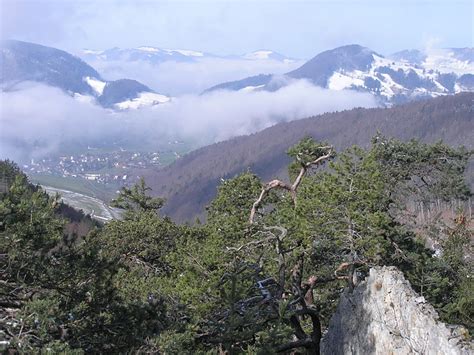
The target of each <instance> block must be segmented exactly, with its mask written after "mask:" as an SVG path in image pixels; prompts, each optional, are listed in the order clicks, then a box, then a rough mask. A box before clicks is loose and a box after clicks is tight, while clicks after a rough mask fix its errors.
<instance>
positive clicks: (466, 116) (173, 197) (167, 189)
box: [139, 93, 474, 221]
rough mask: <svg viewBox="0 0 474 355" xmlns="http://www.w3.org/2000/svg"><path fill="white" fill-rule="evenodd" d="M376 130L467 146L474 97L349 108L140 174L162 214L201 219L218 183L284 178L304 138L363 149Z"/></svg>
mask: <svg viewBox="0 0 474 355" xmlns="http://www.w3.org/2000/svg"><path fill="white" fill-rule="evenodd" d="M377 131H380V132H381V133H383V134H386V135H388V136H391V137H396V138H399V139H403V140H406V139H411V138H419V139H421V140H422V141H424V142H435V141H438V140H443V141H444V142H446V143H448V144H450V145H454V146H459V145H465V146H466V147H469V148H472V147H473V144H474V143H473V142H474V94H472V93H463V94H458V95H454V96H446V97H439V98H436V99H431V100H426V101H419V102H413V103H410V104H406V105H400V106H396V107H393V108H389V109H382V108H375V109H353V110H349V111H342V112H335V113H327V114H324V115H320V116H316V117H310V118H306V119H302V120H298V121H293V122H288V123H281V124H277V125H275V126H273V127H271V128H268V129H266V130H264V131H261V132H259V133H256V134H253V135H249V136H243V137H238V138H234V139H231V140H229V141H225V142H221V143H217V144H214V145H211V146H208V147H204V148H201V149H198V150H196V151H194V152H191V153H190V154H188V155H186V156H184V157H183V158H182V159H179V160H178V161H177V162H176V163H174V164H172V165H171V166H169V167H167V168H165V169H162V170H155V171H145V172H143V171H140V172H139V174H140V175H144V176H145V178H146V181H147V183H149V184H150V186H151V187H152V188H153V193H154V194H156V195H159V196H163V197H165V198H166V199H167V204H166V206H165V208H164V209H163V212H164V213H165V214H167V215H169V216H171V217H172V218H173V219H175V220H178V221H184V220H188V221H193V220H194V217H195V216H200V217H202V216H203V215H204V208H205V206H206V205H207V204H208V203H209V202H210V201H211V199H212V198H213V197H214V196H215V195H216V187H217V186H218V185H219V184H220V182H221V179H222V178H224V179H227V178H230V177H233V176H234V175H235V174H237V173H240V172H241V171H244V170H246V169H250V170H251V171H252V172H254V173H256V174H257V175H258V176H260V177H262V178H264V179H269V178H271V177H276V176H278V177H282V178H285V177H286V176H287V174H286V166H287V165H288V163H289V161H290V160H289V158H288V157H287V155H286V150H287V149H288V147H289V146H291V145H293V144H295V143H296V142H297V141H298V140H300V139H301V138H303V137H304V136H307V135H309V136H312V137H314V138H315V139H320V140H327V141H330V142H331V143H332V144H334V146H335V147H336V148H337V149H343V148H347V147H349V146H351V145H353V144H358V145H361V146H363V147H367V146H368V145H369V143H370V139H371V137H373V136H374V135H375V134H376V133H377Z"/></svg>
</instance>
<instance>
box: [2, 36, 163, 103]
mask: <svg viewBox="0 0 474 355" xmlns="http://www.w3.org/2000/svg"><path fill="white" fill-rule="evenodd" d="M0 47H1V54H0V67H1V68H2V71H1V75H0V85H1V90H2V91H8V90H14V89H15V88H16V87H17V85H18V84H19V83H22V82H25V81H33V82H39V83H42V84H46V85H49V86H53V87H57V88H59V89H61V90H63V91H64V92H66V93H68V94H69V95H71V96H73V97H75V98H76V99H78V100H82V101H90V102H96V103H98V104H100V105H102V106H103V107H106V108H111V109H117V110H123V109H132V108H139V107H142V106H150V105H155V104H160V103H164V102H167V101H169V100H170V98H169V97H167V96H165V95H161V94H158V93H155V92H154V91H153V90H152V89H150V88H149V87H147V86H145V85H143V84H141V83H139V82H138V81H136V80H131V79H120V80H115V81H106V80H104V79H103V78H102V77H101V76H100V74H99V73H98V72H97V71H96V70H95V69H94V68H92V67H91V66H90V65H88V64H87V63H85V62H84V61H83V60H81V59H80V58H78V57H75V56H73V55H71V54H69V53H67V52H65V51H62V50H59V49H55V48H51V47H46V46H42V45H38V44H34V43H28V42H21V41H14V40H8V41H2V42H1V46H0Z"/></svg>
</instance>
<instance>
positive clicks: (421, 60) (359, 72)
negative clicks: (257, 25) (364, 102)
mask: <svg viewBox="0 0 474 355" xmlns="http://www.w3.org/2000/svg"><path fill="white" fill-rule="evenodd" d="M297 79H304V80H308V81H310V82H311V83H313V84H315V85H317V86H320V87H323V88H327V89H331V90H345V89H350V90H357V91H363V92H369V93H372V94H374V95H375V96H376V97H377V98H378V99H379V100H380V101H381V102H382V103H387V104H392V103H401V102H406V101H410V100H413V99H418V98H423V97H436V96H441V95H448V94H455V93H458V92H463V91H474V50H473V49H472V48H451V49H442V50H437V51H430V52H427V53H425V52H421V51H417V50H411V51H402V52H398V53H395V54H393V55H391V56H389V57H384V56H383V55H381V54H378V53H376V52H374V51H373V50H371V49H369V48H366V47H362V46H360V45H348V46H343V47H338V48H335V49H332V50H328V51H325V52H322V53H320V54H318V55H317V56H316V57H314V58H313V59H311V60H309V61H308V62H306V63H305V64H303V65H302V66H301V67H299V68H297V69H296V70H293V71H291V72H289V73H287V74H285V75H283V76H281V75H280V76H276V75H258V76H253V77H250V78H245V79H242V80H238V81H233V82H228V83H223V84H220V85H217V86H214V87H212V88H210V89H209V90H207V91H213V90H221V89H227V90H243V91H254V90H269V91H272V90H276V89H278V88H280V87H282V86H285V85H288V84H289V83H291V82H292V81H293V80H297Z"/></svg>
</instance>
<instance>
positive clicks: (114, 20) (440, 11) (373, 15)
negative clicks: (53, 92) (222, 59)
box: [0, 0, 474, 58]
mask: <svg viewBox="0 0 474 355" xmlns="http://www.w3.org/2000/svg"><path fill="white" fill-rule="evenodd" d="M0 4H1V5H0V6H1V8H0V10H1V22H2V25H1V37H2V38H13V39H20V40H26V41H32V42H38V43H42V44H45V45H50V46H55V47H59V48H62V49H66V50H71V51H77V50H79V49H82V48H92V49H105V48H110V47H114V46H117V47H136V46H140V45H151V46H158V47H166V48H186V49H196V50H202V51H207V52H211V53H216V54H241V53H246V52H250V51H253V50H256V49H272V50H275V51H278V52H281V53H283V54H286V55H288V56H293V57H297V58H309V57H312V56H314V55H315V54H317V53H318V52H320V51H322V50H326V49H330V48H334V47H337V46H340V45H343V44H349V43H359V44H362V45H364V46H367V47H370V48H372V49H374V50H375V51H378V52H380V53H382V54H389V53H392V52H395V51H397V50H401V49H406V48H423V47H426V46H434V47H473V46H474V44H473V41H474V40H473V37H474V1H473V0H463V1H456V0H444V1H441V0H430V1H417V0H398V1H388V0H332V1H328V0H326V1H316V0H313V1H295V0H292V1H283V0H254V1H249V0H234V1H225V0H221V1H217V0H207V1H205V0H200V1H199V0H195V1H190V0H188V1H179V0H173V1H161V0H154V1H151V0H133V1H132V0H95V1H90V0H74V1H71V0H1V1H0Z"/></svg>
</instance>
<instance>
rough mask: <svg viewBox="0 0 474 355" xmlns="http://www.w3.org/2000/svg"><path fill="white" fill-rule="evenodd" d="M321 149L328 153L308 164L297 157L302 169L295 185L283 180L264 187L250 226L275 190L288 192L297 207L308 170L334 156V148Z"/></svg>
mask: <svg viewBox="0 0 474 355" xmlns="http://www.w3.org/2000/svg"><path fill="white" fill-rule="evenodd" d="M319 149H326V150H327V153H326V154H324V155H322V156H320V157H318V158H316V159H314V160H312V161H310V162H307V163H304V162H302V161H301V159H300V158H299V157H298V156H297V158H296V159H297V160H298V161H299V162H300V164H301V169H300V172H299V174H298V176H297V177H296V179H295V181H294V182H293V184H291V185H290V184H287V183H285V182H284V181H281V180H272V181H270V182H268V183H267V184H265V185H264V186H263V188H262V191H261V192H260V195H259V196H258V198H257V200H255V202H254V203H253V205H252V209H251V211H250V218H249V223H250V224H252V223H253V222H254V219H255V214H256V212H257V209H258V207H259V206H260V205H261V204H262V201H263V199H264V198H265V196H266V195H268V193H269V192H270V191H271V190H273V189H276V188H280V189H283V190H286V191H288V192H289V193H290V195H291V198H292V200H293V203H294V205H295V206H296V192H297V190H298V187H299V185H300V184H301V181H302V179H303V177H304V176H305V175H306V173H307V171H308V169H309V168H310V167H311V166H314V165H318V164H320V163H322V162H323V161H325V160H327V159H329V158H330V157H331V156H332V154H333V147H332V146H324V147H319Z"/></svg>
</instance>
